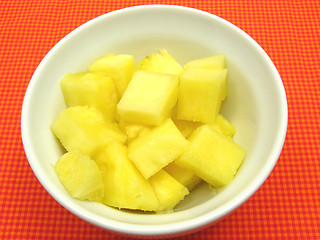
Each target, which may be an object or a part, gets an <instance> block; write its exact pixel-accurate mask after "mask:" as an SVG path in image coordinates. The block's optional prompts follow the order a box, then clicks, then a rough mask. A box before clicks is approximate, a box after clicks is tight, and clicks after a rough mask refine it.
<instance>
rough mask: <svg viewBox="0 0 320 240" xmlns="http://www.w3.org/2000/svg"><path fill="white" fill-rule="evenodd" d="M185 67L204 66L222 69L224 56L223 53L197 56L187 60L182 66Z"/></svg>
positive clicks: (224, 66) (224, 61)
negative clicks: (197, 57) (202, 56)
mask: <svg viewBox="0 0 320 240" xmlns="http://www.w3.org/2000/svg"><path fill="white" fill-rule="evenodd" d="M183 67H184V68H185V69H187V68H206V69H224V68H226V57H225V55H224V54H219V55H214V56H210V57H204V58H199V59H195V60H191V61H189V62H187V63H186V64H185V65H184V66H183Z"/></svg>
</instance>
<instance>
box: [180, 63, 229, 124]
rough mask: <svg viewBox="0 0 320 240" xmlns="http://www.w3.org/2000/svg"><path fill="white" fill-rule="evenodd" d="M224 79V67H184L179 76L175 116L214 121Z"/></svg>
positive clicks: (206, 121) (220, 100) (225, 73)
mask: <svg viewBox="0 0 320 240" xmlns="http://www.w3.org/2000/svg"><path fill="white" fill-rule="evenodd" d="M226 80H227V70H226V69H221V70H207V69H196V68H190V69H186V70H185V71H184V72H183V73H182V74H181V77H180V94H179V99H178V115H177V118H178V119H180V120H188V121H198V122H203V123H206V124H212V123H214V121H215V118H216V116H217V115H218V113H219V111H220V107H221V103H222V95H223V86H224V85H225V82H226Z"/></svg>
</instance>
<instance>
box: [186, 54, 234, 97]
mask: <svg viewBox="0 0 320 240" xmlns="http://www.w3.org/2000/svg"><path fill="white" fill-rule="evenodd" d="M184 68H185V69H188V68H202V69H225V68H226V57H225V55H224V54H219V55H215V56H210V57H205V58H200V59H195V60H192V61H190V62H187V63H186V64H185V65H184ZM227 96H228V83H227V81H226V82H225V85H224V90H223V95H222V100H224V99H225V98H226V97H227Z"/></svg>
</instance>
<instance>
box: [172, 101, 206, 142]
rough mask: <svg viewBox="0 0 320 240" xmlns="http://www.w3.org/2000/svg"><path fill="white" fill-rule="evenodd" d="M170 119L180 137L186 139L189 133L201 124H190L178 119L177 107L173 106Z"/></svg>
mask: <svg viewBox="0 0 320 240" xmlns="http://www.w3.org/2000/svg"><path fill="white" fill-rule="evenodd" d="M171 119H172V121H173V122H174V124H175V125H176V127H177V128H178V129H179V131H180V132H181V134H182V136H184V137H185V138H188V137H189V136H190V135H191V133H192V132H193V131H194V130H195V129H196V128H197V127H199V126H200V125H201V124H202V123H201V122H191V121H186V120H180V119H178V118H177V105H175V106H174V108H173V109H172V111H171Z"/></svg>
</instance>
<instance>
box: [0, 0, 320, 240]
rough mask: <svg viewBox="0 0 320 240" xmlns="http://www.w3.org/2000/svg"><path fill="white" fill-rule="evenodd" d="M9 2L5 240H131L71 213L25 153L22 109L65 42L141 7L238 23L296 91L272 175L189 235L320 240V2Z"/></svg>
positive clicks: (1, 86)
mask: <svg viewBox="0 0 320 240" xmlns="http://www.w3.org/2000/svg"><path fill="white" fill-rule="evenodd" d="M0 3H1V5H0V16H1V18H0V39H1V43H0V61H1V62H0V102H1V104H0V143H1V145H0V154H1V158H0V189H1V190H0V239H78V240H80V239H122V238H121V237H120V236H117V235H114V234H112V233H110V232H108V231H106V230H103V229H100V228H98V227H95V226H93V225H91V224H89V223H87V222H85V221H83V220H81V219H79V218H78V217H76V216H74V215H72V214H71V213H70V212H68V211H67V210H66V209H64V208H63V207H62V206H60V205H59V204H58V203H57V202H56V201H55V200H54V199H53V198H52V197H51V196H50V195H49V194H48V193H47V192H46V191H45V189H44V188H43V187H42V186H41V185H40V183H39V182H38V180H37V178H36V177H35V175H34V174H33V172H32V170H31V168H30V166H29V164H28V161H27V159H26V156H25V154H24V150H23V146H22V143H21V133H20V112H21V107H22V101H23V97H24V94H25V91H26V88H27V86H28V83H29V80H30V78H31V76H32V74H33V72H34V70H35V69H36V67H37V65H38V64H39V62H40V61H41V59H42V58H43V57H44V56H45V55H46V53H47V52H48V51H49V50H50V49H51V48H52V47H53V46H54V45H55V44H56V43H57V42H58V41H59V40H60V39H61V38H62V37H64V36H65V35H66V34H68V33H69V32H70V31H72V30H73V29H75V28H76V27H78V26H79V25H81V24H83V23H85V22H86V21H88V20H90V19H92V18H95V17H97V16H99V15H102V14H104V13H107V12H110V11H113V10H116V9H120V8H124V7H129V6H133V5H141V4H175V5H182V6H188V7H193V8H198V9H201V10H205V11H207V12H210V13H213V14H215V15H218V16H220V17H222V18H224V19H226V20H228V21H230V22H232V23H234V24H235V25H237V26H238V27H240V28H241V29H243V30H244V31H245V32H247V33H248V34H249V35H251V36H252V37H253V38H254V39H255V40H256V41H257V42H258V43H259V44H260V45H261V46H262V47H263V48H264V49H265V51H266V52H267V53H268V54H269V56H270V57H271V59H272V60H273V61H274V63H275V65H276V67H277V68H278V70H279V73H280V75H281V77H282V80H283V83H284V86H285V89H286V92H287V98H288V106H289V125H288V132H287V138H286V142H285V145H284V148H283V151H282V154H281V156H280V158H279V161H278V163H277V164H276V166H275V168H274V170H273V172H272V173H271V175H270V176H269V178H268V179H267V180H266V182H265V183H264V184H263V185H262V187H261V188H260V189H259V190H258V191H257V192H256V193H255V194H254V195H253V196H252V197H251V198H250V199H249V200H248V201H247V202H246V203H245V204H243V205H242V206H241V207H240V208H239V209H237V210H236V211H235V212H234V213H233V214H231V215H229V216H228V217H226V218H225V219H223V220H222V221H220V222H219V223H217V224H215V225H213V226H211V227H209V228H207V229H205V230H202V231H200V232H198V233H195V234H192V235H189V236H186V237H184V239H237V240H240V239H282V240H283V239H305V240H311V239H320V198H319V195H320V187H319V185H320V180H319V179H320V134H319V133H320V120H319V119H320V112H319V103H320V97H319V93H320V91H319V90H320V89H319V87H320V53H319V51H320V1H319V0H313V1H311V0H306V1H303V0H300V1H299V0H283V1H279V0H277V1H275V0H272V1H271V0H252V1H251V0H250V1H249V0H243V1H238V0H225V1H209V0H207V1H205V0H186V1H181V0H175V1H173V0H167V1H161V0H149V1H148V0H122V1H118V0H109V1H105V0H101V1H99V0H90V1H89V0H87V1H84V0H76V1H75V0H71V1H61V0H53V1H39V0H33V1H30V0H24V1H21V0H17V1H3V0H1V1H0Z"/></svg>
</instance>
